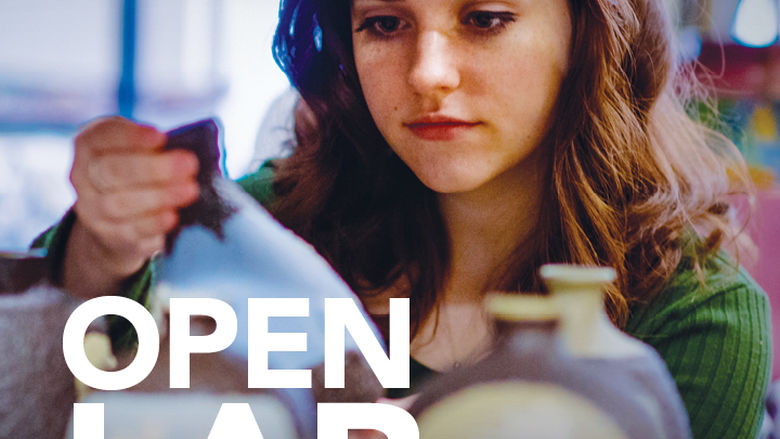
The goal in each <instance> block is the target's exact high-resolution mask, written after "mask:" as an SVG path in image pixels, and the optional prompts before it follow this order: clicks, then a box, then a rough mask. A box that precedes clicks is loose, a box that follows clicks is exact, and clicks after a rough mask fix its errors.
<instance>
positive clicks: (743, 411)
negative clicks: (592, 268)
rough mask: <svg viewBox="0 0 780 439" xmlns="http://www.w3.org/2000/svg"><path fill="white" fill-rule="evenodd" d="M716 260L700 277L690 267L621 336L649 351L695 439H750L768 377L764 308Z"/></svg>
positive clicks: (746, 284)
mask: <svg viewBox="0 0 780 439" xmlns="http://www.w3.org/2000/svg"><path fill="white" fill-rule="evenodd" d="M735 267H736V266H735V264H734V263H733V262H731V261H730V260H729V259H728V257H727V256H726V255H725V254H724V253H721V254H719V255H717V256H714V257H712V258H711V259H710V260H709V261H708V262H707V263H706V266H705V268H704V270H703V275H704V282H703V283H702V282H701V281H700V280H699V279H700V278H699V277H698V276H697V275H696V272H695V271H694V270H693V268H692V267H691V265H690V264H689V263H683V264H681V266H680V268H678V270H677V272H676V273H675V275H674V276H673V278H672V280H671V281H670V282H669V283H668V284H667V286H666V287H665V288H664V289H663V290H662V291H661V292H660V293H659V294H658V295H657V296H656V297H655V299H654V300H653V301H652V302H650V303H649V304H645V305H640V306H638V307H636V308H635V309H634V310H633V311H632V315H631V317H630V319H629V322H628V324H627V325H626V328H625V330H626V332H628V333H629V334H631V335H633V336H634V337H637V338H639V339H641V340H643V341H644V342H646V343H648V344H650V345H651V346H653V347H654V348H655V349H656V350H657V351H658V353H659V354H660V355H661V357H662V358H663V359H664V361H665V362H666V365H667V367H668V368H669V372H670V373H671V375H672V377H673V378H674V380H675V382H676V384H677V388H678V390H679V391H680V395H681V396H682V399H683V402H684V403H685V407H686V409H687V411H688V415H689V417H690V421H691V429H692V431H693V436H694V438H697V439H703V438H708V439H709V438H727V439H730V438H755V437H757V435H758V432H759V429H760V427H761V422H762V419H763V415H764V407H765V406H764V399H765V396H766V391H767V388H768V385H769V378H770V371H771V346H772V342H771V335H770V334H771V332H770V318H769V300H768V298H767V296H766V293H764V291H763V290H762V289H761V288H760V287H759V286H758V285H757V284H756V283H755V281H753V279H751V278H750V276H749V275H748V274H747V273H746V272H745V271H744V270H742V269H741V268H735Z"/></svg>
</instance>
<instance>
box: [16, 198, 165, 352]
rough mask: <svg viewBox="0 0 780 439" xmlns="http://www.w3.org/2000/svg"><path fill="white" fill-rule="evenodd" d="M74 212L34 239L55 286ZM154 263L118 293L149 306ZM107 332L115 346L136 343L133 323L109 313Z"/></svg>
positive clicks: (67, 214)
mask: <svg viewBox="0 0 780 439" xmlns="http://www.w3.org/2000/svg"><path fill="white" fill-rule="evenodd" d="M75 222H76V214H75V212H74V211H73V209H70V210H69V211H68V213H66V214H65V216H64V217H62V219H61V220H60V221H59V222H58V223H57V224H55V225H54V226H52V227H50V228H49V229H48V230H46V231H45V232H43V233H42V234H41V235H39V236H38V237H37V238H35V240H34V241H33V243H32V245H31V246H30V247H31V248H37V249H45V250H46V258H47V259H48V266H49V279H50V280H51V282H52V283H53V284H54V285H57V286H59V285H61V284H62V265H63V259H64V258H65V248H66V245H67V242H68V237H69V236H70V231H71V229H72V228H73V224H74V223H75ZM156 266H157V263H156V262H155V261H154V260H150V261H149V262H147V263H146V265H144V266H143V267H142V268H141V269H140V270H139V271H138V272H137V273H135V274H134V275H132V276H130V277H129V278H128V279H127V280H126V281H125V282H123V284H122V286H121V288H120V291H118V292H117V294H118V295H121V296H124V297H128V298H130V299H133V300H135V301H137V302H139V303H141V304H143V305H144V306H146V307H147V308H148V307H149V290H150V288H151V286H152V284H153V282H154V278H155V268H156ZM107 323H108V334H109V336H110V337H111V341H112V345H113V347H114V349H117V350H122V349H126V348H131V347H133V346H134V345H135V343H136V335H135V331H134V330H133V327H132V325H130V322H128V321H127V320H125V319H123V318H120V317H117V316H108V317H107Z"/></svg>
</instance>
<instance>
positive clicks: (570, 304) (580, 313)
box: [539, 264, 647, 358]
mask: <svg viewBox="0 0 780 439" xmlns="http://www.w3.org/2000/svg"><path fill="white" fill-rule="evenodd" d="M539 274H540V276H541V278H542V279H543V280H544V283H545V285H546V286H547V289H548V290H549V292H550V294H551V295H552V298H553V299H554V300H555V301H556V302H557V303H558V309H559V310H560V313H561V333H562V335H563V343H564V345H565V346H566V348H567V349H568V350H569V352H571V353H572V354H574V355H575V356H578V357H585V358H632V357H643V356H645V355H647V348H646V346H645V345H644V344H643V343H642V342H640V341H638V340H636V339H634V338H632V337H630V336H628V335H626V334H625V333H623V332H622V331H620V330H619V329H618V328H616V327H615V325H613V324H612V322H611V321H610V320H609V318H608V317H607V313H606V311H605V309H604V299H603V290H604V287H605V286H606V285H608V284H610V283H612V282H613V281H614V280H615V270H614V269H612V268H610V267H586V266H578V265H567V264H547V265H543V266H542V267H541V269H540V270H539Z"/></svg>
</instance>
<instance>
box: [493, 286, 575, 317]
mask: <svg viewBox="0 0 780 439" xmlns="http://www.w3.org/2000/svg"><path fill="white" fill-rule="evenodd" d="M485 309H487V311H488V312H489V313H490V314H491V315H492V316H494V317H495V318H497V319H502V320H526V321H527V320H556V319H558V318H559V317H560V312H559V311H558V306H557V304H556V303H555V302H554V301H553V300H552V299H551V298H550V297H548V296H539V295H528V294H518V293H514V294H512V293H490V294H488V295H487V296H486V297H485Z"/></svg>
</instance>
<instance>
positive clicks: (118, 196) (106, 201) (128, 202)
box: [62, 117, 199, 297]
mask: <svg viewBox="0 0 780 439" xmlns="http://www.w3.org/2000/svg"><path fill="white" fill-rule="evenodd" d="M165 141H166V136H165V134H164V133H161V132H160V131H157V130H156V129H154V128H152V127H149V126H143V125H139V124H136V123H135V122H132V121H130V120H128V119H124V118H121V117H109V118H102V119H98V120H95V121H93V122H92V123H90V124H89V125H87V126H86V127H85V128H84V129H83V130H82V131H81V132H80V133H79V134H78V136H77V137H76V140H75V154H74V158H73V168H72V169H71V173H70V180H71V182H72V183H73V187H74V188H75V190H76V195H77V199H76V204H75V206H74V209H75V212H76V217H77V219H76V223H75V225H74V227H73V230H72V232H71V235H70V237H69V239H68V244H67V250H66V254H65V262H64V267H63V279H62V281H63V285H64V287H65V288H66V289H68V290H69V291H71V292H72V293H73V294H75V295H77V296H81V297H95V296H98V295H103V294H110V293H114V292H116V290H117V289H118V287H119V285H120V283H121V282H122V281H123V280H124V279H126V278H127V277H129V276H130V275H132V274H133V273H135V272H136V271H138V270H139V269H140V268H141V267H142V266H143V264H144V263H145V262H146V261H147V260H148V259H149V258H150V257H151V256H152V255H154V254H155V253H156V252H158V251H160V250H162V249H163V247H164V244H165V234H166V232H168V231H170V230H171V229H172V228H173V227H174V226H175V225H176V223H177V222H178V215H177V210H178V209H179V208H180V207H183V206H186V205H188V204H190V203H192V202H193V201H195V200H196V199H197V197H198V193H199V189H198V184H197V182H196V180H195V176H196V174H197V171H198V160H197V158H196V157H195V155H194V154H192V153H190V152H187V151H165V152H164V151H163V150H162V147H163V146H164V145H165Z"/></svg>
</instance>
